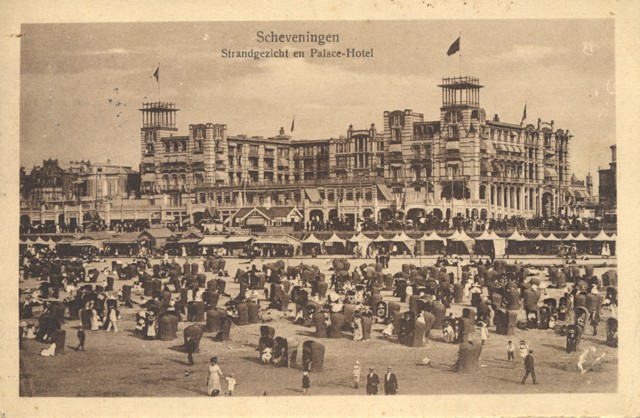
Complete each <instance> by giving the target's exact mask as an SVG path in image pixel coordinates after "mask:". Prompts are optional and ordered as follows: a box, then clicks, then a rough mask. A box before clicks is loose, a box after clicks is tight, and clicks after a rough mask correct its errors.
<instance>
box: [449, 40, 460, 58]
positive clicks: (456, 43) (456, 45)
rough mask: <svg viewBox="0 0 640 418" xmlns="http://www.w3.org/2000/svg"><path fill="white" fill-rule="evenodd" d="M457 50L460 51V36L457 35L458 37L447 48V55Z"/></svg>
mask: <svg viewBox="0 0 640 418" xmlns="http://www.w3.org/2000/svg"><path fill="white" fill-rule="evenodd" d="M458 51H460V37H459V36H458V39H456V40H455V41H453V43H452V44H451V46H450V47H449V50H448V51H447V55H449V56H451V55H453V54H455V53H456V52H458Z"/></svg>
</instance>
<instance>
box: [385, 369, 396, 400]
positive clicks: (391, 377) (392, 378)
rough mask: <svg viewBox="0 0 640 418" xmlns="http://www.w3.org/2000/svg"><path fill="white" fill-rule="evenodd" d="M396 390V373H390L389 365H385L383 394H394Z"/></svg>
mask: <svg viewBox="0 0 640 418" xmlns="http://www.w3.org/2000/svg"><path fill="white" fill-rule="evenodd" d="M397 391H398V380H397V379H396V375H395V374H393V373H391V366H389V367H387V374H385V375H384V394H385V395H395V394H396V392H397Z"/></svg>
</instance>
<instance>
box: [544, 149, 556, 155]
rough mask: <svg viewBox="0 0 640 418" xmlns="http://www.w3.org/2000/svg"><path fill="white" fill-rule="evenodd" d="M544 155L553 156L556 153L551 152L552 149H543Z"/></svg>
mask: <svg viewBox="0 0 640 418" xmlns="http://www.w3.org/2000/svg"><path fill="white" fill-rule="evenodd" d="M544 153H545V154H546V155H553V154H555V153H556V151H555V150H553V149H550V148H545V149H544Z"/></svg>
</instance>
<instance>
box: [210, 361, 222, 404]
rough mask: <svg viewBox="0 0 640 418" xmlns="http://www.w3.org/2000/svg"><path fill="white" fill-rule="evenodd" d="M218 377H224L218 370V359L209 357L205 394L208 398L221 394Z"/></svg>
mask: <svg viewBox="0 0 640 418" xmlns="http://www.w3.org/2000/svg"><path fill="white" fill-rule="evenodd" d="M220 377H224V375H223V374H222V370H220V366H218V357H211V364H210V365H209V376H208V377H207V393H208V394H209V396H218V395H220V394H221V393H222V386H221V385H220Z"/></svg>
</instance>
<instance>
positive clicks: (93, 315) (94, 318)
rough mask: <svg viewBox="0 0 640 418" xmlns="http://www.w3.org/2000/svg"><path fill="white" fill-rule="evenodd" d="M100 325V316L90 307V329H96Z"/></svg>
mask: <svg viewBox="0 0 640 418" xmlns="http://www.w3.org/2000/svg"><path fill="white" fill-rule="evenodd" d="M101 326H102V321H100V316H99V315H98V311H96V310H95V309H93V308H92V309H91V331H97V330H99V329H100V327H101Z"/></svg>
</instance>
